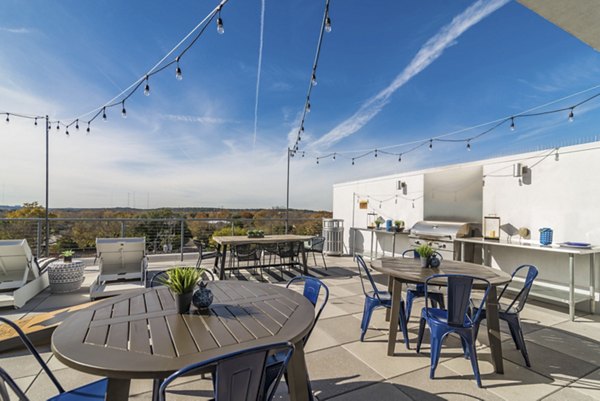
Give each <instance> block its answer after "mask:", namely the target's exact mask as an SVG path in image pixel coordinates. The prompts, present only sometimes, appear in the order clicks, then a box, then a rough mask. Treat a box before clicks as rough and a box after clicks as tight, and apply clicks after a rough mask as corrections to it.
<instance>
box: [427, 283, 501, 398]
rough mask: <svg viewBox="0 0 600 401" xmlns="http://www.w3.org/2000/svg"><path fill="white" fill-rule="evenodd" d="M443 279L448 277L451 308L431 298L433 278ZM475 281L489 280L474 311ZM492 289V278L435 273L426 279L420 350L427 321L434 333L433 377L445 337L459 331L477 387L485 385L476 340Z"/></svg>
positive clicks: (431, 331) (431, 375) (432, 352)
mask: <svg viewBox="0 0 600 401" xmlns="http://www.w3.org/2000/svg"><path fill="white" fill-rule="evenodd" d="M440 278H446V279H447V281H448V309H439V308H430V307H429V300H430V297H429V294H428V292H427V286H428V285H429V282H430V281H431V280H436V279H437V280H438V281H439V279H440ZM474 281H478V282H481V283H485V293H484V296H483V299H482V300H481V304H480V305H479V308H475V311H474V312H473V309H472V308H471V306H472V303H473V302H472V300H471V290H472V288H473V282H474ZM489 291H490V282H489V281H488V280H485V279H482V278H478V277H472V276H465V275H461V274H434V275H433V276H430V277H428V278H427V280H425V307H424V308H423V309H422V311H421V321H420V324H419V337H418V340H417V353H419V352H420V351H421V342H422V341H423V334H424V332H425V324H427V325H428V326H429V331H430V336H431V370H430V372H429V377H430V378H431V379H433V378H434V375H435V369H436V368H437V365H438V362H439V360H440V353H441V350H442V343H443V341H444V339H445V338H446V336H447V335H448V334H450V333H456V334H458V335H459V336H460V339H461V343H462V347H463V351H464V353H465V358H469V359H470V360H471V367H472V368H473V373H474V374H475V379H476V380H477V386H478V387H481V377H480V375H479V365H478V364H477V351H476V349H475V340H476V339H477V328H478V326H479V321H480V319H481V308H482V306H483V303H484V302H485V300H486V298H487V295H488V292H489Z"/></svg>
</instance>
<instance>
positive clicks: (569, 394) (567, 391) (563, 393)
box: [543, 387, 600, 401]
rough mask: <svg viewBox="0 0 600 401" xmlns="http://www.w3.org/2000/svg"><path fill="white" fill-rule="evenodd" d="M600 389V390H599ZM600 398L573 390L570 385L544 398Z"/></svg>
mask: <svg viewBox="0 0 600 401" xmlns="http://www.w3.org/2000/svg"><path fill="white" fill-rule="evenodd" d="M598 391H600V390H598ZM598 399H600V396H598V397H596V398H594V397H590V396H588V395H586V394H583V393H580V392H579V391H577V390H573V389H572V388H570V387H566V388H563V389H562V390H559V391H557V392H555V393H552V394H550V395H549V396H548V397H546V398H544V399H543V400H544V401H567V400H568V401H594V400H598Z"/></svg>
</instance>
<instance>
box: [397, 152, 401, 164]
mask: <svg viewBox="0 0 600 401" xmlns="http://www.w3.org/2000/svg"><path fill="white" fill-rule="evenodd" d="M401 161H402V153H400V154H399V155H398V163H400V162H401Z"/></svg>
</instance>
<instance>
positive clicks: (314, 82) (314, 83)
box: [310, 71, 317, 86]
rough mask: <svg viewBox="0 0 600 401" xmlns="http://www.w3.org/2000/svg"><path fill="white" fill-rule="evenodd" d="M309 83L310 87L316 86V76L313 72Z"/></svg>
mask: <svg viewBox="0 0 600 401" xmlns="http://www.w3.org/2000/svg"><path fill="white" fill-rule="evenodd" d="M310 83H311V84H312V86H317V74H316V73H315V72H314V71H313V73H312V77H311V78H310Z"/></svg>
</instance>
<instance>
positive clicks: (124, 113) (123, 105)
mask: <svg viewBox="0 0 600 401" xmlns="http://www.w3.org/2000/svg"><path fill="white" fill-rule="evenodd" d="M121 117H123V118H127V110H125V100H123V102H122V109H121Z"/></svg>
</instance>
